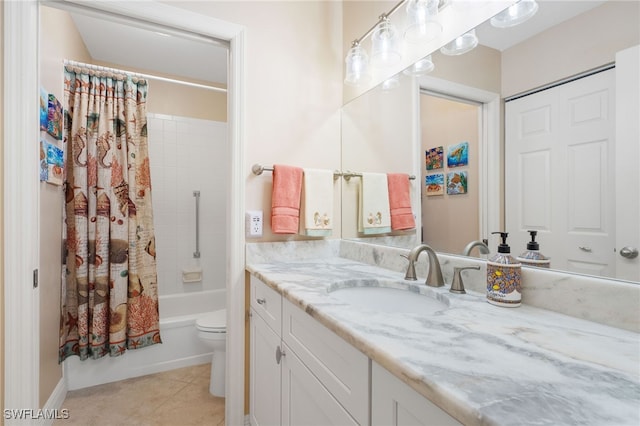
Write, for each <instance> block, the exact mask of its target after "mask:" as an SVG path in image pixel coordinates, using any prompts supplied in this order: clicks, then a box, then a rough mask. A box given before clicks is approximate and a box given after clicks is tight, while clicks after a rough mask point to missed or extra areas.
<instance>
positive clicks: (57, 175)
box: [44, 142, 64, 185]
mask: <svg viewBox="0 0 640 426" xmlns="http://www.w3.org/2000/svg"><path fill="white" fill-rule="evenodd" d="M44 143H45V144H46V147H45V149H46V159H47V160H46V161H47V182H49V183H52V184H54V185H62V171H63V167H64V152H63V151H62V150H61V149H60V148H58V147H57V146H55V145H54V144H51V143H47V142H44Z"/></svg>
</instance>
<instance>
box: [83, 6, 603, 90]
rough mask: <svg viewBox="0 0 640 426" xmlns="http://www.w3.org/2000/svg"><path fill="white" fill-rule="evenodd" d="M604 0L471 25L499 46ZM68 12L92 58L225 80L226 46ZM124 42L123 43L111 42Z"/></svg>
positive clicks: (151, 70) (511, 43) (482, 37)
mask: <svg viewBox="0 0 640 426" xmlns="http://www.w3.org/2000/svg"><path fill="white" fill-rule="evenodd" d="M605 1H606V0H538V4H539V9H538V12H537V13H536V15H535V16H533V17H532V18H531V19H529V20H528V21H526V22H524V23H522V24H520V25H518V26H516V27H512V28H504V29H499V28H494V27H492V26H491V25H490V24H489V22H485V23H484V24H482V25H480V26H479V27H478V28H477V29H476V34H477V36H478V39H479V40H480V44H483V45H485V46H488V47H492V48H494V49H496V50H500V51H503V50H505V49H507V48H509V47H512V46H514V45H516V44H518V43H520V42H522V41H524V40H526V39H527V38H529V37H531V36H533V35H535V34H537V33H539V32H541V31H544V30H546V29H548V28H550V27H552V26H554V25H558V24H559V23H561V22H563V21H565V20H567V19H570V18H573V17H574V16H576V15H579V14H581V13H584V12H586V11H587V10H590V9H592V8H594V7H596V6H599V5H601V4H602V3H604V2H605ZM71 16H72V18H73V21H74V22H75V24H76V27H77V28H78V31H79V32H80V35H81V37H82V39H83V40H84V43H85V45H86V47H87V49H88V50H89V53H90V55H91V56H92V57H93V59H95V60H98V61H104V62H110V63H113V64H117V65H118V66H119V67H121V68H123V69H125V70H126V69H128V68H135V69H140V70H145V71H147V72H148V73H154V72H156V73H162V74H170V75H173V76H179V77H186V78H189V79H195V80H201V81H204V82H210V83H220V84H226V83H227V55H228V49H227V47H226V46H224V45H221V44H220V43H216V42H214V41H205V40H203V39H194V38H186V37H184V36H176V35H169V34H166V33H163V32H161V31H154V30H152V29H148V28H138V27H134V26H131V25H128V24H122V23H117V22H113V21H108V20H105V19H98V18H95V17H92V16H87V15H82V14H78V13H72V14H71ZM124 45H127V46H129V48H127V49H122V48H118V47H117V46H124ZM158 52H161V53H160V54H158Z"/></svg>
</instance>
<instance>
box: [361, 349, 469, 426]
mask: <svg viewBox="0 0 640 426" xmlns="http://www.w3.org/2000/svg"><path fill="white" fill-rule="evenodd" d="M371 364H372V365H371V425H372V426H409V425H411V426H416V425H423V426H449V425H461V423H459V422H458V421H457V420H456V419H454V418H453V417H451V416H450V415H449V414H447V413H446V412H445V411H443V410H442V409H441V408H440V407H438V406H437V405H435V404H434V403H432V402H431V401H429V400H428V399H426V398H425V397H423V396H422V395H420V394H419V393H418V392H416V391H415V390H413V389H411V387H410V386H409V385H407V384H406V383H404V382H402V381H401V380H399V379H398V378H397V377H395V376H394V375H393V374H391V373H389V372H388V371H387V370H386V369H385V368H383V367H381V366H380V365H379V364H378V363H376V362H375V361H373V362H372V363H371Z"/></svg>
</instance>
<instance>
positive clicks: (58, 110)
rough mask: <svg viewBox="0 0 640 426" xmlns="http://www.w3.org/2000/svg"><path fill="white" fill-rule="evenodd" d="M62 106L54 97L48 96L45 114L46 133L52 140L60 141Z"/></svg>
mask: <svg viewBox="0 0 640 426" xmlns="http://www.w3.org/2000/svg"><path fill="white" fill-rule="evenodd" d="M63 124H64V123H63V122H62V104H61V103H60V101H59V100H58V99H56V97H55V95H53V94H49V101H48V114H47V133H49V134H50V135H51V136H53V137H54V138H56V139H58V140H61V139H62V126H63Z"/></svg>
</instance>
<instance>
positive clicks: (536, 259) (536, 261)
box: [516, 231, 551, 268]
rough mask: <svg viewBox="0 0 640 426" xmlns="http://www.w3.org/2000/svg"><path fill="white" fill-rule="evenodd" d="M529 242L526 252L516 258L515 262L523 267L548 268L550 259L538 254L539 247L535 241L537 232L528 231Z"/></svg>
mask: <svg viewBox="0 0 640 426" xmlns="http://www.w3.org/2000/svg"><path fill="white" fill-rule="evenodd" d="M528 232H529V235H531V241H529V242H528V243H527V251H525V252H524V253H522V254H521V255H520V256H518V257H516V260H517V261H518V262H520V263H522V264H523V265H527V266H537V267H539V268H549V267H550V266H551V259H549V258H548V257H546V256H545V255H543V254H542V253H540V245H539V244H538V242H537V241H536V235H538V232H537V231H528Z"/></svg>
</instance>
